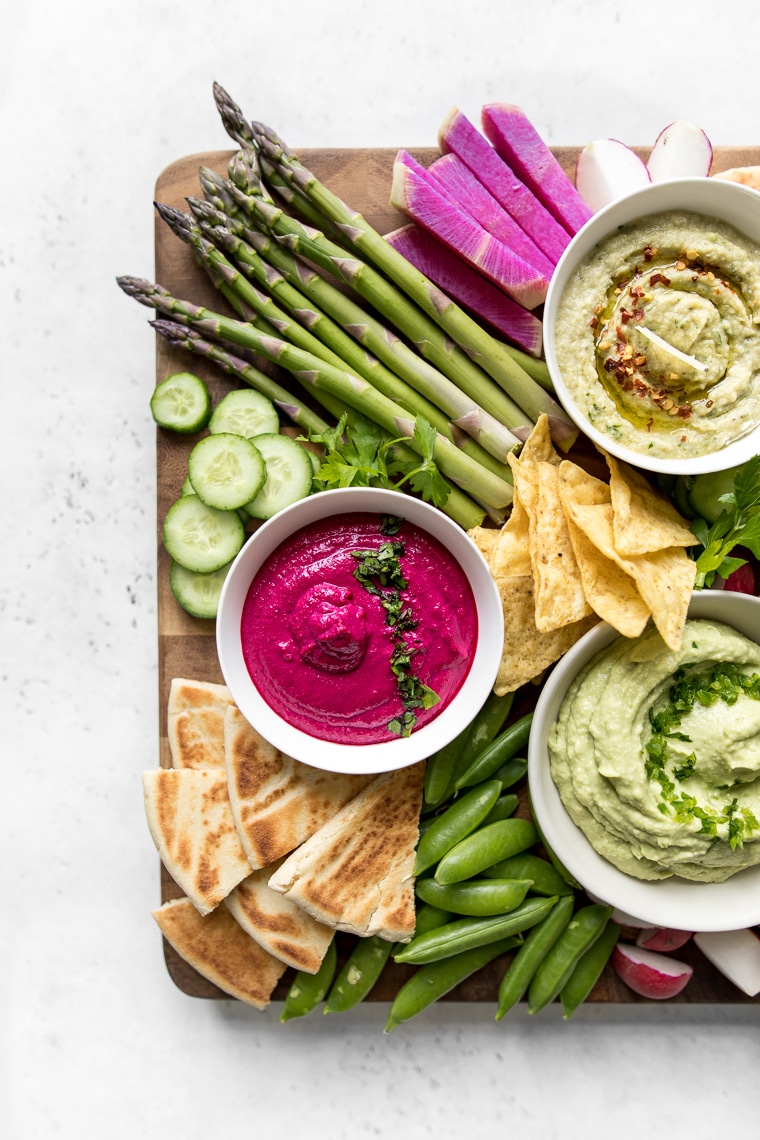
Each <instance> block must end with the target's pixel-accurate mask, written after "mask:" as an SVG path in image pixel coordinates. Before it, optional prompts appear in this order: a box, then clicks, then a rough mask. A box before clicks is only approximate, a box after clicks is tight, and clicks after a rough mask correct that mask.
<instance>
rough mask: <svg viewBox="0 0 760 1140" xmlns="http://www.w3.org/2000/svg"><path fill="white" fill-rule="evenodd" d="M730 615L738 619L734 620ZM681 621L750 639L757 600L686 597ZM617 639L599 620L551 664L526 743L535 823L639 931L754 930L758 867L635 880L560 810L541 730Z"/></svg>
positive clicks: (759, 894) (589, 886)
mask: <svg viewBox="0 0 760 1140" xmlns="http://www.w3.org/2000/svg"><path fill="white" fill-rule="evenodd" d="M716 607H717V609H718V611H719V612H717V613H716V612H715V610H716ZM722 608H724V609H729V610H731V611H732V616H731V617H728V616H726V615H725V614H721V613H720V610H721V609H722ZM735 611H743V613H742V614H741V615H740V616H739V618H737V616H736V612H735ZM689 616H690V617H710V618H712V619H713V620H715V621H721V622H724V623H725V624H726V625H731V626H734V627H735V628H738V629H739V632H741V633H744V634H745V636H748V637H750V638H752V640H757V631H758V630H760V598H757V597H754V596H753V595H751V594H739V593H736V592H733V591H732V592H728V591H723V590H700V591H698V592H695V593H694V595H693V596H692V601H691V605H690V607H689ZM750 631H753V632H750ZM620 636H621V635H620V634H619V633H618V632H617V630H615V629H613V628H612V627H611V626H610V625H608V624H607V623H606V622H600V623H599V625H597V626H594V628H593V629H591V630H589V632H588V633H586V634H584V636H583V637H582V638H581V639H580V640H579V641H577V642H576V644H575V645H574V646H573V647H572V649H570V650H569V651H568V652H567V653H566V654H565V656H564V657H563V658H562V659H561V660H560V661H559V662H558V663H557V665H556V666H555V667H554V669H553V671H552V673H551V674H550V676H549V677H548V678H547V681H546V683H545V685H544V687H543V689H542V691H541V694H540V696H539V699H538V702H537V704H536V710H535V713H534V720H533V724H534V728H533V731H532V732H531V737H530V741H529V745H528V779H529V786H530V795H531V806H532V810H533V813H534V816H535V819H536V822H537V825H538V827H539V829H540V831H541V833H542V835H544V836H545V838H546V842H547V843H548V844H549V846H550V848H551V850H552V851H553V853H554V854H555V855H556V856H557V858H558V859H559V860H560V862H561V863H562V864H563V865H564V866H565V867H566V869H567V871H568V872H569V873H570V874H571V875H572V876H573V877H574V878H575V879H576V880H577V881H578V882H579V883H580V884H581V885H582V887H583V889H584V890H586V891H587V892H588V893H589V894H591V895H593V896H594V897H596V898H598V899H600V900H603V901H604V902H605V903H607V904H608V905H610V906H613V907H615V909H616V910H619V911H621V912H623V913H624V914H627V915H630V916H633V917H635V918H636V919H638V920H640V921H641V922H644V923H646V924H647V925H651V926H664V927H671V928H677V929H681V930H691V931H694V932H697V931H702V932H706V931H723V930H734V929H745V928H747V927H750V926H756V925H758V924H760V863H758V864H756V865H755V866H754V867H748V868H745V869H744V870H743V871H739V872H737V873H736V874H735V875H732V876H731V877H730V878H729V879H727V880H726V881H725V882H724V883H697V882H692V881H690V880H687V879H679V878H677V877H676V876H673V877H671V878H668V879H659V880H643V879H636V878H634V877H633V876H632V875H628V874H626V873H625V872H623V871H620V870H618V868H617V867H615V866H614V865H613V864H612V863H610V862H608V861H607V860H606V859H605V858H604V857H603V856H602V855H599V854H598V852H596V851H595V850H594V848H593V847H592V846H591V843H590V842H589V840H588V839H587V838H586V836H585V835H584V834H583V832H582V831H581V830H580V828H579V827H577V825H576V824H575V823H573V821H572V820H571V819H570V816H569V815H568V813H567V811H566V810H565V807H564V805H563V803H562V800H561V799H560V796H559V792H558V790H557V788H556V785H555V784H554V781H553V780H552V778H551V774H550V770H549V753H548V747H547V741H548V736H549V732H550V730H551V728H552V726H553V724H554V723H555V721H556V716H557V713H558V711H559V706H560V705H561V703H562V700H563V699H564V695H565V693H566V691H567V688H568V686H569V685H570V683H571V682H572V680H573V679H574V678H575V676H576V675H577V673H578V672H579V670H580V669H581V668H582V667H583V666H584V665H585V664H586V663H587V662H588V661H590V660H591V659H592V658H593V657H594V656H595V655H596V654H597V653H598V652H599V651H600V650H602V649H603V648H605V647H606V646H607V645H610V644H611V643H612V642H613V641H615V640H617V639H618V638H619V637H620Z"/></svg>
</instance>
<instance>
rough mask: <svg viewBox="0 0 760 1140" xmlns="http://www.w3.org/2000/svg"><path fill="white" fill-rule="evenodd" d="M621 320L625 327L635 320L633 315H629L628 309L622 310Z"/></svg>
mask: <svg viewBox="0 0 760 1140" xmlns="http://www.w3.org/2000/svg"><path fill="white" fill-rule="evenodd" d="M620 320H621V321H622V322H623V324H624V325H627V324H628V322H629V321H631V320H633V313H629V312H628V310H627V309H621V310H620Z"/></svg>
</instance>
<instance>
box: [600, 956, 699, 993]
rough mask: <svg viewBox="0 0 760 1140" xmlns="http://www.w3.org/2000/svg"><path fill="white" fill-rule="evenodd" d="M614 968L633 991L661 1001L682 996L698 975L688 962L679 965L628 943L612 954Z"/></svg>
mask: <svg viewBox="0 0 760 1140" xmlns="http://www.w3.org/2000/svg"><path fill="white" fill-rule="evenodd" d="M612 965H613V968H614V970H615V973H616V974H617V976H618V977H619V978H620V980H621V981H622V982H625V984H626V985H627V986H628V988H629V989H631V990H633V992H634V993H636V994H640V995H641V996H642V997H645V998H654V999H655V1000H657V1001H662V1000H664V999H665V998H671V997H675V996H676V994H680V992H681V990H682V989H684V987H685V986H686V985H687V984H688V982H689V980H690V978H691V976H692V974H693V973H694V970H693V968H692V967H691V966H689V965H688V964H687V963H686V962H677V961H676V959H675V958H670V957H668V955H667V954H655V953H654V952H653V951H651V950H642V949H641V948H640V947H638V946H629V945H628V944H627V943H625V942H618V944H617V945H616V946H615V949H614V950H613V951H612Z"/></svg>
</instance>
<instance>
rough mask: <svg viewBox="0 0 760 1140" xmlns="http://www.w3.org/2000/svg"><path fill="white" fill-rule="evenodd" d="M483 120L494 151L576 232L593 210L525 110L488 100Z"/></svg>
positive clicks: (571, 231)
mask: <svg viewBox="0 0 760 1140" xmlns="http://www.w3.org/2000/svg"><path fill="white" fill-rule="evenodd" d="M482 122H483V130H484V131H485V133H486V135H487V136H488V138H489V139H490V140H491V142H492V143H493V146H494V149H495V150H496V151H497V153H498V154H500V155H501V157H502V158H503V159H504V161H505V162H506V163H507V164H508V165H509V166H511V167H512V169H513V170H514V171H515V173H516V174H518V175H519V176H520V178H522V180H523V182H524V183H525V184H526V186H528V187H529V188H530V189H531V190H532V191H533V193H534V194H535V195H536V197H537V198H539V199H540V201H541V202H543V204H544V205H545V206H546V208H547V210H549V211H550V213H551V214H553V215H554V217H555V218H556V219H557V221H559V222H561V223H562V225H563V226H564V227H565V229H566V230H567V232H568V233H569V234H576V233H577V232H578V230H579V229H580V228H581V226H582V225H584V224H585V223H586V222H587V221H588V220H589V218H590V217H591V213H592V211H591V210H590V209H589V208H588V206H587V205H586V203H585V202H584V201H583V199H582V198H581V196H580V194H579V193H578V191H577V190H576V189H575V187H574V186H573V184H572V182H571V181H570V179H569V178H568V177H567V175H566V174H565V172H564V170H563V169H562V167H561V166H560V164H559V163H558V162H557V160H556V158H555V157H554V155H553V154H552V152H551V151H550V150H549V148H548V146H547V145H546V143H545V142H544V140H543V139H542V138H541V136H540V135H539V133H538V131H537V130H536V128H535V127H534V126H533V124H532V123H531V121H530V120H529V119H528V117H527V116H526V115H525V113H524V112H523V111H521V110H520V108H519V107H515V106H513V105H512V104H510V103H488V104H487V105H486V106H485V107H484V108H483V110H482Z"/></svg>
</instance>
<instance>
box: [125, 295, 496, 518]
mask: <svg viewBox="0 0 760 1140" xmlns="http://www.w3.org/2000/svg"><path fill="white" fill-rule="evenodd" d="M117 281H118V284H119V286H120V288H121V289H122V290H123V291H124V292H125V293H127V295H128V296H131V297H134V299H135V300H137V301H139V302H140V303H141V304H144V305H147V306H149V307H151V308H155V309H157V310H159V311H160V312H164V313H167V314H168V315H169V316H171V317H172V318H173V319H174V320H176V321H178V322H179V323H181V324H188V325H190V326H192V327H195V328H197V329H198V331H199V332H201V333H205V334H206V335H207V336H210V337H211V338H212V339H216V340H221V341H231V342H232V343H233V344H237V345H241V346H242V347H243V348H248V349H250V350H251V351H253V352H255V353H257V354H258V355H259V356H263V357H264V358H265V359H267V360H271V361H273V362H274V363H276V364H281V365H282V366H283V367H284V368H285V369H286V370H287V371H288V372H291V373H292V374H293V375H295V376H296V378H297V379H298V380H299V381H300V382H301V383H302V384H304V385H308V386H309V388H313V389H315V391H318V392H319V391H326V392H328V393H330V394H332V395H334V396H337V397H338V398H339V399H341V400H343V401H344V402H345V403H346V404H348V405H349V407H352V408H355V409H356V411H359V412H363V413H364V414H365V415H367V416H368V417H369V419H371V420H374V422H375V423H377V424H379V425H380V426H381V427H382V428H383V429H384V430H385V431H387V432H389V433H390V434H391V435H392V437H393V438H399V439H406V440H408V442H409V446H411V447H412V448H413V449H414V450H415V451H419V452H420V453H421V448H420V447H419V445H418V444H417V441H416V440H415V438H414V426H415V425H414V421H413V419H412V418H410V416H409V413H408V412H407V411H406V410H405V409H404V408H402V407H401V406H400V405H399V404H397V403H395V401H393V400H389V399H388V397H387V396H384V395H383V394H382V393H381V392H378V391H377V390H376V389H374V388H373V387H372V385H371V384H369V383H368V382H367V381H366V380H363V379H361V377H358V376H353V375H352V374H351V373H349V372H347V371H345V370H344V369H343V368H339V367H335V366H334V365H332V364H329V363H327V361H325V360H323V359H320V358H319V357H317V356H314V355H313V354H312V353H310V352H305V351H304V350H303V349H300V348H298V347H297V346H296V345H293V344H290V343H289V342H287V341H284V340H280V339H279V338H277V337H272V336H266V335H263V334H261V333H259V332H257V331H256V330H255V329H254V328H253V327H252V326H251V325H248V324H245V323H243V322H242V321H237V320H233V319H232V318H230V317H225V316H223V315H222V314H220V313H214V312H212V311H210V310H208V309H204V308H203V307H201V306H199V305H194V304H192V303H191V302H189V301H183V300H180V299H178V298H176V297H173V296H172V295H171V293H170V292H169V291H168V290H166V289H164V288H163V287H162V286H160V285H157V284H154V283H153V282H150V281H145V280H144V279H141V278H135V277H119V278H118V279H117ZM433 457H434V459H435V462H436V464H437V465H438V467H439V468H440V470H441V471H442V472H443V474H444V475H446V476H448V477H449V478H450V479H451V480H452V481H453V482H455V483H457V484H458V486H460V487H461V488H462V489H463V490H464V491H465V492H466V493H467V494H469V495H471V496H472V497H473V498H476V499H478V500H479V501H482V502H484V503H487V504H488V505H489V506H492V507H496V508H501V507H505V506H507V505H508V504H509V503H510V502H511V501H512V488H511V486H510V485H509V483H507V482H505V481H504V480H503V479H500V478H499V477H498V476H496V475H493V474H492V473H491V472H490V471H487V470H486V469H485V468H484V467H481V465H480V464H479V463H475V462H474V461H473V460H472V459H470V457H469V456H468V455H464V454H463V453H462V452H461V451H460V450H459V449H458V448H457V447H456V445H455V444H453V443H451V441H450V440H448V439H446V438H445V436H442V435H440V434H436V437H435V445H434V448H433Z"/></svg>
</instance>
